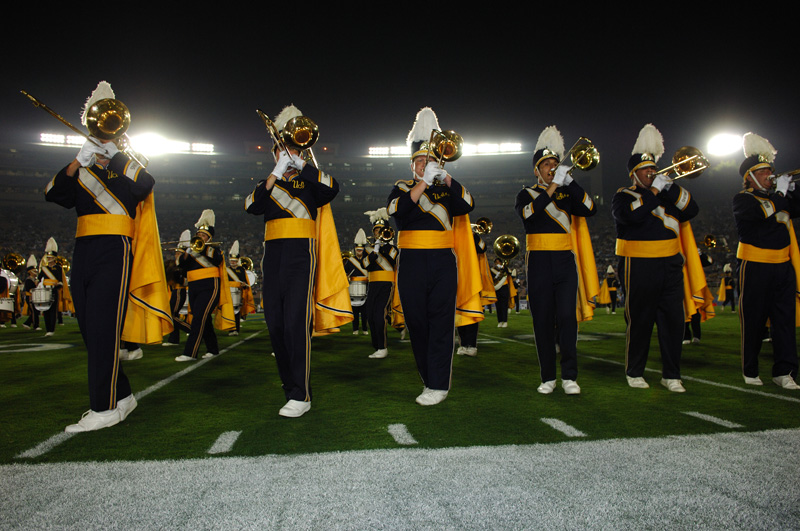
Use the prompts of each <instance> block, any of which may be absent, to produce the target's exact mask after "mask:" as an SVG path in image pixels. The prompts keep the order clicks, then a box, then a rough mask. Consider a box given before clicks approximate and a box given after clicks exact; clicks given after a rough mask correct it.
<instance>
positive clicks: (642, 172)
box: [635, 166, 656, 188]
mask: <svg viewBox="0 0 800 531" xmlns="http://www.w3.org/2000/svg"><path fill="white" fill-rule="evenodd" d="M635 173H636V178H637V179H639V182H640V183H642V186H644V187H645V188H650V187H651V186H653V181H654V180H655V178H656V169H655V168H654V167H652V166H650V167H647V168H639V169H638V170H636V172H635Z"/></svg>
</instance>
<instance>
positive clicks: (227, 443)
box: [208, 431, 242, 454]
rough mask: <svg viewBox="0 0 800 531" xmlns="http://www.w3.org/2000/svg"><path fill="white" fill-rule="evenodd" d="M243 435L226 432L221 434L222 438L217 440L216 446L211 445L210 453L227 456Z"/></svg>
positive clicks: (235, 432) (238, 432) (236, 432)
mask: <svg viewBox="0 0 800 531" xmlns="http://www.w3.org/2000/svg"><path fill="white" fill-rule="evenodd" d="M241 434H242V432H240V431H226V432H223V433H221V434H220V436H219V437H217V440H216V441H214V444H212V445H211V448H209V449H208V453H210V454H226V453H228V452H230V451H231V448H233V445H234V444H235V443H236V440H237V439H239V435H241Z"/></svg>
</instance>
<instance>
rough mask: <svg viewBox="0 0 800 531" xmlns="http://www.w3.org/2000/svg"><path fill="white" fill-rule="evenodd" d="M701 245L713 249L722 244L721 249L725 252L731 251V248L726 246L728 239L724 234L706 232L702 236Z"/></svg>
mask: <svg viewBox="0 0 800 531" xmlns="http://www.w3.org/2000/svg"><path fill="white" fill-rule="evenodd" d="M703 245H705V246H706V247H708V248H709V249H714V248H716V247H718V246H720V245H721V246H722V250H723V251H725V252H726V253H729V252H731V248H730V247H728V239H727V238H726V237H725V236H715V235H713V234H706V236H705V237H704V238H703Z"/></svg>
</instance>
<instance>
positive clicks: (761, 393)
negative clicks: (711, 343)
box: [479, 334, 800, 404]
mask: <svg viewBox="0 0 800 531" xmlns="http://www.w3.org/2000/svg"><path fill="white" fill-rule="evenodd" d="M479 335H481V336H485V337H491V338H494V339H501V340H503V341H508V342H510V343H519V344H520V345H528V346H530V347H533V348H536V346H535V345H534V344H533V343H528V342H527V341H520V340H518V339H512V338H510V337H500V336H493V335H489V334H479ZM578 356H579V357H581V358H586V359H590V360H595V361H602V362H604V363H611V364H613V365H619V366H620V367H624V366H625V364H624V363H622V362H621V361H615V360H609V359H605V358H598V357H597V356H590V355H588V354H581V353H580V352H579V353H578ZM645 371H647V372H654V373H657V374H661V371H659V370H657V369H645ZM681 380H683V381H686V382H695V383H702V384H706V385H713V386H714V387H721V388H723V389H730V390H732V391H739V392H740V393H747V394H750V395H756V396H763V397H766V398H775V399H777V400H785V401H786V402H796V403H798V404H800V398H795V397H793V396H786V395H781V394H777V393H766V392H764V391H756V390H755V389H745V388H742V387H736V386H735V385H728V384H724V383H719V382H712V381H711V380H704V379H702V378H695V377H694V376H681Z"/></svg>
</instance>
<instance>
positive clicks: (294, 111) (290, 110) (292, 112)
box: [275, 105, 303, 131]
mask: <svg viewBox="0 0 800 531" xmlns="http://www.w3.org/2000/svg"><path fill="white" fill-rule="evenodd" d="M298 116H303V113H301V112H300V109H298V108H297V107H295V106H294V105H287V106H286V107H284V108H283V110H282V111H281V112H279V113H278V116H276V117H275V127H277V128H278V131H283V128H284V127H286V124H287V123H288V122H289V120H291V119H292V118H297V117H298Z"/></svg>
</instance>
